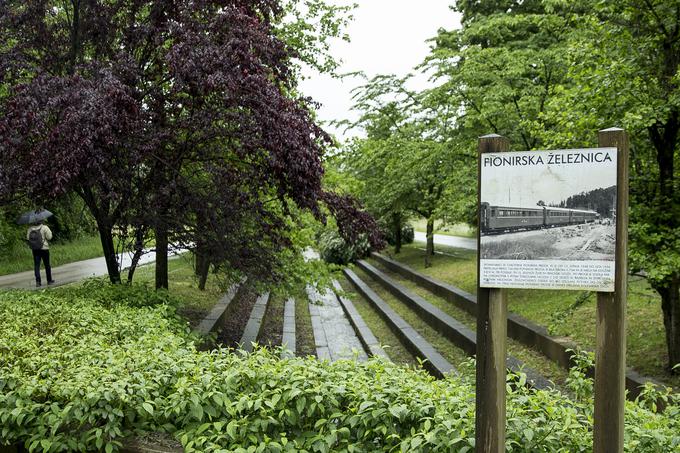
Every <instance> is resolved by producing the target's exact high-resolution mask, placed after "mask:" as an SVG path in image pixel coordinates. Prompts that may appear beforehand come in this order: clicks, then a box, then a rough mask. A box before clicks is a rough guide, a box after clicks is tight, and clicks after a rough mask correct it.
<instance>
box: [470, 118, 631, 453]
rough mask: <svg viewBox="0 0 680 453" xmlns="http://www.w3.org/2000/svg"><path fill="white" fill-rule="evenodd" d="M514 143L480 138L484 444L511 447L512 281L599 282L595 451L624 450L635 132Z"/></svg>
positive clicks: (565, 285)
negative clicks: (559, 144) (537, 145)
mask: <svg viewBox="0 0 680 453" xmlns="http://www.w3.org/2000/svg"><path fill="white" fill-rule="evenodd" d="M599 146H600V147H599V148H588V149H568V150H552V151H550V150H549V151H522V152H509V147H510V146H509V141H508V139H507V138H505V137H501V136H499V135H495V134H494V135H486V136H484V137H480V139H479V167H478V168H479V172H478V179H479V186H478V187H479V191H478V193H479V195H478V206H479V225H478V226H479V228H478V262H477V270H478V287H477V304H478V307H477V309H478V314H477V381H476V382H477V396H476V402H477V407H476V420H475V424H476V449H477V451H478V452H485V453H499V452H502V451H505V378H506V349H507V344H506V334H507V310H508V309H507V293H506V291H507V289H506V288H525V289H567V290H590V291H597V294H598V297H597V299H598V308H597V318H598V319H597V351H596V363H595V426H594V452H595V453H601V452H605V451H606V452H622V451H623V408H624V401H625V400H624V398H625V394H624V391H625V387H624V384H625V381H624V379H625V303H626V300H625V298H626V272H627V269H626V257H627V245H626V244H627V228H628V138H627V135H626V133H625V131H623V130H622V129H607V130H603V131H600V134H599Z"/></svg>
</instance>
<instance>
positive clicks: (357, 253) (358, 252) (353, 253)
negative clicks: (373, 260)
mask: <svg viewBox="0 0 680 453" xmlns="http://www.w3.org/2000/svg"><path fill="white" fill-rule="evenodd" d="M319 248H320V252H321V258H322V259H323V260H324V261H326V262H327V263H331V264H347V263H350V262H352V261H355V260H357V259H360V258H364V257H366V256H368V253H369V251H370V248H371V246H370V244H369V243H368V240H367V239H366V238H364V237H362V238H361V239H359V241H358V242H357V243H356V244H354V245H352V244H349V243H347V242H346V241H345V240H344V239H343V238H342V237H341V236H340V235H339V234H338V233H337V232H336V231H334V230H327V231H324V232H323V233H321V236H320V239H319Z"/></svg>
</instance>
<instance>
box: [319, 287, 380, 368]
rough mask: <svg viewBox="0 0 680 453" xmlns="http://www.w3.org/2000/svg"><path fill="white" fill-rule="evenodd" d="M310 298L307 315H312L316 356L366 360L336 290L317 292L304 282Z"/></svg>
mask: <svg viewBox="0 0 680 453" xmlns="http://www.w3.org/2000/svg"><path fill="white" fill-rule="evenodd" d="M307 296H308V297H309V301H310V303H309V314H310V315H311V317H312V329H313V330H314V342H315V343H316V353H317V356H318V357H319V359H326V360H330V361H331V362H335V361H336V360H340V359H350V360H352V359H354V358H355V354H357V355H356V358H357V360H360V361H364V360H368V355H366V352H365V351H364V347H363V345H362V344H361V341H359V338H358V337H357V335H356V333H354V328H353V327H352V326H351V324H350V323H349V320H348V319H347V317H346V316H345V312H344V311H343V310H342V307H341V306H340V302H338V299H337V297H335V293H334V292H333V291H332V290H331V289H326V290H325V292H324V293H319V291H317V290H316V289H315V288H314V287H313V286H311V285H307Z"/></svg>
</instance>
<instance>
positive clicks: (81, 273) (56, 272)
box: [0, 250, 184, 289]
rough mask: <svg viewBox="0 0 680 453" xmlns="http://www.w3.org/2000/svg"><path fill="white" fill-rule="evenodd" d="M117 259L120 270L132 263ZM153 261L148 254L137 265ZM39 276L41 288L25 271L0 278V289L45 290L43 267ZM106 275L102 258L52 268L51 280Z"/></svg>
mask: <svg viewBox="0 0 680 453" xmlns="http://www.w3.org/2000/svg"><path fill="white" fill-rule="evenodd" d="M183 252H184V251H183V250H181V251H178V252H177V253H183ZM119 259H120V260H122V269H127V268H128V267H130V263H131V262H132V259H131V255H129V254H124V255H122V256H119ZM154 261H156V254H155V253H154V252H148V253H146V254H144V255H143V256H142V258H141V260H140V261H139V265H140V266H141V265H143V264H148V263H152V262H154ZM40 274H41V276H42V281H43V286H42V287H41V288H36V287H35V276H34V274H33V271H26V272H20V273H17V274H10V275H3V276H0V289H45V288H46V287H48V286H47V284H46V283H47V279H46V278H45V268H44V267H41V271H40ZM107 274H108V271H107V270H106V261H104V258H103V257H101V258H92V259H89V260H85V261H77V262H75V263H69V264H64V265H62V266H58V267H52V278H53V279H54V280H55V282H56V284H55V285H54V286H61V285H66V284H68V283H74V282H78V281H81V280H85V279H86V278H90V277H99V276H102V275H107ZM123 277H125V276H123Z"/></svg>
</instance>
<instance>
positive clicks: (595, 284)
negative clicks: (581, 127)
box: [479, 148, 616, 292]
mask: <svg viewBox="0 0 680 453" xmlns="http://www.w3.org/2000/svg"><path fill="white" fill-rule="evenodd" d="M480 159H481V162H480V165H481V206H480V208H479V216H480V232H479V233H480V250H479V256H480V266H479V268H480V286H481V287H483V288H538V289H582V290H593V291H605V292H607V291H608V292H613V291H614V257H615V245H616V148H591V149H569V150H555V151H526V152H509V153H488V154H482V155H481V157H480Z"/></svg>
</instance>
